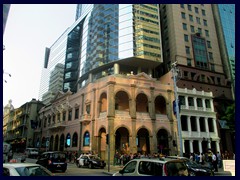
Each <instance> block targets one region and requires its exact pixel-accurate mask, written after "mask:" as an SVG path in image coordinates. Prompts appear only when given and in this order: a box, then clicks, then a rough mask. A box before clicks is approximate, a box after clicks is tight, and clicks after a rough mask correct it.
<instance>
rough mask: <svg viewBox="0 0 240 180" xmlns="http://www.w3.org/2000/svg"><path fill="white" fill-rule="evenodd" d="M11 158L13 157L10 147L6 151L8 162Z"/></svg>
mask: <svg viewBox="0 0 240 180" xmlns="http://www.w3.org/2000/svg"><path fill="white" fill-rule="evenodd" d="M12 158H13V151H12V149H10V151H9V152H8V162H10V160H11V159H12Z"/></svg>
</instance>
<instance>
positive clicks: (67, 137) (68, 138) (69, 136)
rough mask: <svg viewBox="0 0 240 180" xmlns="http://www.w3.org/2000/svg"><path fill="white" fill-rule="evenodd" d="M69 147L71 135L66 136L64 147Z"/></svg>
mask: <svg viewBox="0 0 240 180" xmlns="http://www.w3.org/2000/svg"><path fill="white" fill-rule="evenodd" d="M70 145H71V135H70V134H69V133H68V134H67V136H66V146H67V147H70Z"/></svg>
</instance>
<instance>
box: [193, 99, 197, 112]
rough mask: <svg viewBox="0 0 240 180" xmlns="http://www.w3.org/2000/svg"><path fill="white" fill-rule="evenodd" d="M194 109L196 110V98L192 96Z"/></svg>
mask: <svg viewBox="0 0 240 180" xmlns="http://www.w3.org/2000/svg"><path fill="white" fill-rule="evenodd" d="M193 103H194V109H195V110H197V98H196V97H193Z"/></svg>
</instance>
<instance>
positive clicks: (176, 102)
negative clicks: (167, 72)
mask: <svg viewBox="0 0 240 180" xmlns="http://www.w3.org/2000/svg"><path fill="white" fill-rule="evenodd" d="M171 71H172V74H173V84H174V95H175V107H176V117H177V124H178V136H179V145H180V156H181V157H182V156H183V145H182V127H181V121H180V114H179V103H178V102H179V100H178V95H177V82H176V81H177V76H178V72H179V70H178V69H177V61H176V62H174V63H173V64H172V69H171Z"/></svg>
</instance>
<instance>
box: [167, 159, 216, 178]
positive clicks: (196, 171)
mask: <svg viewBox="0 0 240 180" xmlns="http://www.w3.org/2000/svg"><path fill="white" fill-rule="evenodd" d="M166 159H182V160H184V161H185V163H186V165H187V168H188V172H189V176H214V170H213V169H212V168H210V167H207V166H204V165H201V164H198V163H196V162H195V161H192V160H190V159H188V158H186V157H178V156H167V157H166Z"/></svg>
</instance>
